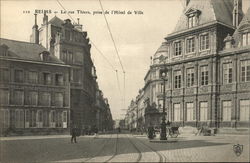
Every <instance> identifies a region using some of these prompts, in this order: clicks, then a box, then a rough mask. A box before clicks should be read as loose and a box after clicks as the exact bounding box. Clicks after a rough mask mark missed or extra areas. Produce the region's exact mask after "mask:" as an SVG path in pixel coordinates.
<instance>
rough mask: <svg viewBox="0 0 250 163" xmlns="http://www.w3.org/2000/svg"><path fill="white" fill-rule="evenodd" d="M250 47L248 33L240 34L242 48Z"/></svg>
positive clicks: (249, 33)
mask: <svg viewBox="0 0 250 163" xmlns="http://www.w3.org/2000/svg"><path fill="white" fill-rule="evenodd" d="M246 45H250V32H246V33H243V34H242V46H246Z"/></svg>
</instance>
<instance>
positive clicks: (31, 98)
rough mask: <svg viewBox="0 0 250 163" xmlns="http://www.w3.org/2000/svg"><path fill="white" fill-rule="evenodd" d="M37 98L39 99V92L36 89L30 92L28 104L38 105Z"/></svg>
mask: <svg viewBox="0 0 250 163" xmlns="http://www.w3.org/2000/svg"><path fill="white" fill-rule="evenodd" d="M37 100H38V93H37V92H35V91H31V92H29V97H28V104H29V105H34V106H36V105H37Z"/></svg>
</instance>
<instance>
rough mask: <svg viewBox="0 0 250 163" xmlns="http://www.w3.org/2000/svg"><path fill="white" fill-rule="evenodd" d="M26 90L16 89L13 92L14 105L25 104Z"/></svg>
mask: <svg viewBox="0 0 250 163" xmlns="http://www.w3.org/2000/svg"><path fill="white" fill-rule="evenodd" d="M23 93H24V92H23V91H19V90H15V91H14V92H13V99H12V104H14V105H23V100H24V94H23Z"/></svg>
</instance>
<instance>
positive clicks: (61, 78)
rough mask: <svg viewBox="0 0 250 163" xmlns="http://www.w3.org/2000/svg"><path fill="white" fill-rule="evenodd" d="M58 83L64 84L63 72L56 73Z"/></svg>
mask: <svg viewBox="0 0 250 163" xmlns="http://www.w3.org/2000/svg"><path fill="white" fill-rule="evenodd" d="M55 78H56V79H55V80H56V85H63V75H62V74H56V76H55Z"/></svg>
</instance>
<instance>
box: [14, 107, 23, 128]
mask: <svg viewBox="0 0 250 163" xmlns="http://www.w3.org/2000/svg"><path fill="white" fill-rule="evenodd" d="M15 127H16V128H24V112H23V110H20V109H17V110H16V111H15Z"/></svg>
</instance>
